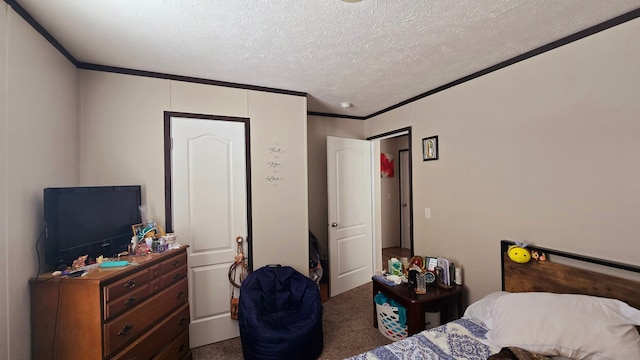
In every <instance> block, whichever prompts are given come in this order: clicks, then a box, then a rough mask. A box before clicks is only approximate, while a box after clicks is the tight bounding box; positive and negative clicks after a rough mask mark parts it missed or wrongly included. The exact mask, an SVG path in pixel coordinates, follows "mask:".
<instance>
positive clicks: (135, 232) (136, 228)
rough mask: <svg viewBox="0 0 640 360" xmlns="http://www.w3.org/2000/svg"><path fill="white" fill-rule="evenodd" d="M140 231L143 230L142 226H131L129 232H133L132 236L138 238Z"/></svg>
mask: <svg viewBox="0 0 640 360" xmlns="http://www.w3.org/2000/svg"><path fill="white" fill-rule="evenodd" d="M142 229H144V225H142V224H134V225H131V231H133V235H135V236H138V234H140V232H141V231H142Z"/></svg>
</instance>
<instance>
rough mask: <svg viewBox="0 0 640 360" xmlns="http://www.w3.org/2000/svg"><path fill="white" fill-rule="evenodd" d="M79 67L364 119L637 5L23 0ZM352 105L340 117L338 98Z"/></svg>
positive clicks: (590, 1)
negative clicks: (225, 87) (269, 91)
mask: <svg viewBox="0 0 640 360" xmlns="http://www.w3.org/2000/svg"><path fill="white" fill-rule="evenodd" d="M17 2H18V3H19V4H20V5H21V6H22V7H23V8H24V9H25V10H26V11H27V12H28V13H29V14H30V15H31V16H33V18H34V19H35V20H36V21H37V22H38V23H40V24H41V25H42V26H43V27H44V28H45V29H46V31H48V32H49V33H50V34H51V35H52V36H53V37H54V38H55V39H56V40H57V41H58V42H60V44H61V45H62V46H63V47H64V48H65V49H66V50H68V51H69V53H71V55H72V56H73V57H74V58H75V59H76V60H78V61H79V62H83V63H90V64H97V65H106V66H114V67H122V68H129V69H135V70H145V71H152V72H159V73H166V74H174V75H182V76H190V77H197V78H204V79H210V80H217V81H224V82H232V83H240V84H246V85H255V86H262V87H270V88H277V89H284V90H292V91H300V92H306V93H307V94H308V95H309V97H308V98H309V103H308V110H309V111H312V112H321V113H331V114H344V115H350V116H358V117H360V116H368V115H370V114H372V113H375V112H378V111H380V110H383V109H385V108H387V107H390V106H393V105H395V104H398V103H400V102H402V101H404V100H407V99H410V98H412V97H414V96H416V95H419V94H422V93H425V92H427V91H429V90H432V89H435V88H438V87H439V86H442V85H444V84H447V83H449V82H452V81H454V80H457V79H460V78H462V77H464V76H466V75H469V74H472V73H475V72H477V71H480V70H483V69H485V68H488V67H490V66H492V65H495V64H498V63H500V62H502V61H505V60H508V59H510V58H513V57H515V56H517V55H520V54H523V53H525V52H527V51H530V50H533V49H535V48H538V47H540V46H542V45H545V44H548V43H551V42H553V41H555V40H558V39H561V38H563V37H565V36H568V35H571V34H574V33H576V32H578V31H580V30H583V29H586V28H589V27H591V26H593V25H596V24H599V23H601V22H603V21H606V20H609V19H611V18H614V17H616V16H618V15H622V14H624V13H627V12H629V11H631V10H635V9H638V8H640V0H606V1H605V0H456V1H451V0H429V1H427V0H424V1H418V0H403V1H397V0H363V1H362V2H357V3H347V2H343V1H340V0H146V1H145V0H55V1H43V0H17ZM345 101H347V102H351V103H352V104H353V106H352V107H350V108H347V109H343V108H341V107H340V103H341V102H345Z"/></svg>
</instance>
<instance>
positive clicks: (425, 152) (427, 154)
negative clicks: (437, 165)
mask: <svg viewBox="0 0 640 360" xmlns="http://www.w3.org/2000/svg"><path fill="white" fill-rule="evenodd" d="M439 155H440V154H439V151H438V136H437V135H436V136H430V137H426V138H424V139H422V161H428V160H438V156H439Z"/></svg>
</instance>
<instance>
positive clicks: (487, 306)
mask: <svg viewBox="0 0 640 360" xmlns="http://www.w3.org/2000/svg"><path fill="white" fill-rule="evenodd" d="M505 294H508V292H506V291H496V292H492V293H490V294H488V295H486V296H485V297H483V298H482V299H480V300H478V301H476V302H474V303H473V304H471V305H469V307H468V308H467V310H465V311H464V315H463V317H466V318H472V319H474V320H477V321H479V322H481V323H483V324H485V325H486V327H487V328H488V329H491V326H492V322H493V321H492V319H491V309H493V307H494V306H495V302H496V299H497V298H499V297H501V296H502V295H505Z"/></svg>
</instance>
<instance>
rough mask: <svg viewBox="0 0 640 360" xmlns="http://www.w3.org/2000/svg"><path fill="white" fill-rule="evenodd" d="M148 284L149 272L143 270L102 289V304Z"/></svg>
mask: <svg viewBox="0 0 640 360" xmlns="http://www.w3.org/2000/svg"><path fill="white" fill-rule="evenodd" d="M148 283H149V270H148V269H147V270H143V271H140V272H138V273H135V274H133V275H131V276H128V277H126V278H124V279H122V280H119V281H116V282H114V283H112V284H109V285H106V286H105V287H104V302H105V304H107V303H108V302H109V301H111V300H114V299H117V298H120V297H122V296H124V295H127V294H130V293H132V292H134V291H136V290H137V289H138V288H140V287H142V286H144V285H146V284H148Z"/></svg>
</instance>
